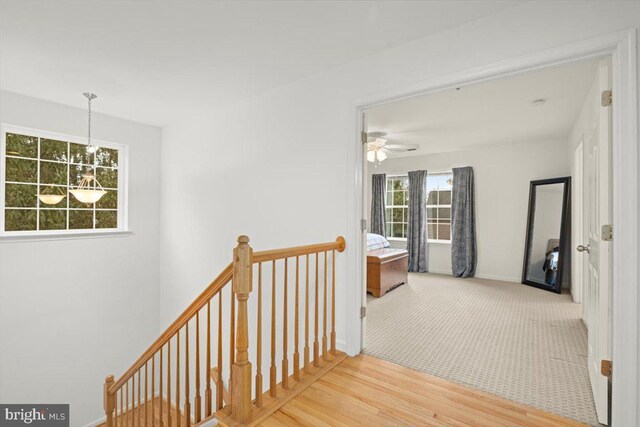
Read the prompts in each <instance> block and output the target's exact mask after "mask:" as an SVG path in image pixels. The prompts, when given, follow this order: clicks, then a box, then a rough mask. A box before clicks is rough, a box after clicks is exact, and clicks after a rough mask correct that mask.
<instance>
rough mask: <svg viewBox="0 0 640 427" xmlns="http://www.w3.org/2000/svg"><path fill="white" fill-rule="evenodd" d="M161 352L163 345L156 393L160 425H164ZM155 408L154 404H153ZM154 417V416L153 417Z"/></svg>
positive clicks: (161, 426)
mask: <svg viewBox="0 0 640 427" xmlns="http://www.w3.org/2000/svg"><path fill="white" fill-rule="evenodd" d="M162 353H163V347H160V366H159V367H158V380H159V381H160V388H158V390H159V393H158V399H159V400H160V403H159V404H158V406H159V407H160V409H159V412H160V422H159V424H160V427H163V426H164V421H162V393H163V388H162ZM154 408H155V405H154ZM154 418H155V417H154Z"/></svg>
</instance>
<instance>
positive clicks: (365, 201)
mask: <svg viewBox="0 0 640 427" xmlns="http://www.w3.org/2000/svg"><path fill="white" fill-rule="evenodd" d="M366 133H367V116H366V115H365V113H362V131H361V134H360V142H361V149H362V177H361V179H362V180H363V182H362V188H363V190H364V191H363V192H362V217H363V219H364V222H365V224H361V226H360V230H361V235H360V244H361V246H360V247H361V248H362V259H361V260H360V261H361V271H362V273H361V277H362V295H361V298H362V303H361V307H363V308H364V309H365V310H366V307H367V230H368V229H369V221H370V220H371V218H369V215H370V214H369V195H370V194H371V182H370V181H368V180H367V176H368V167H369V162H367V144H366V141H367V137H366ZM363 138H364V139H363ZM363 225H366V227H363ZM360 318H361V320H362V323H361V325H360V328H361V329H360V337H361V338H360V348H361V349H364V348H365V347H366V346H367V318H366V317H365V316H363V313H362V312H361V314H360Z"/></svg>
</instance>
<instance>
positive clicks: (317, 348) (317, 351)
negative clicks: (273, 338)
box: [313, 252, 320, 368]
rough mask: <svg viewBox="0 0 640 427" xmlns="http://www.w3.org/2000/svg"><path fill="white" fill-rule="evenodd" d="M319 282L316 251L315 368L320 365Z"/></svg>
mask: <svg viewBox="0 0 640 427" xmlns="http://www.w3.org/2000/svg"><path fill="white" fill-rule="evenodd" d="M319 286H320V285H319V283H318V253H317V252H316V297H315V301H314V303H315V304H314V305H315V306H316V310H315V318H314V324H313V333H314V338H313V366H315V367H316V368H317V367H319V366H320V344H319V342H318V323H319V322H318V311H319V309H320V307H319V305H318V297H319V293H318V291H319Z"/></svg>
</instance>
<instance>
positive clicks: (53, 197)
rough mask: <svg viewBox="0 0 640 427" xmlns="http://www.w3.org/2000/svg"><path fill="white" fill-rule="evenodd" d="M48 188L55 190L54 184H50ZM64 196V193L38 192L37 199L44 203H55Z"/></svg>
mask: <svg viewBox="0 0 640 427" xmlns="http://www.w3.org/2000/svg"><path fill="white" fill-rule="evenodd" d="M50 188H51V191H56V190H55V187H54V186H50ZM65 197H66V196H65V195H64V194H55V193H54V194H43V193H41V194H38V199H40V202H42V203H44V204H45V205H57V204H58V203H60V202H61V201H62V199H64V198H65Z"/></svg>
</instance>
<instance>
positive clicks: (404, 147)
mask: <svg viewBox="0 0 640 427" xmlns="http://www.w3.org/2000/svg"><path fill="white" fill-rule="evenodd" d="M384 148H386V149H388V150H391V151H396V152H402V151H416V150H417V149H418V145H417V144H386V145H385V146H384Z"/></svg>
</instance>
